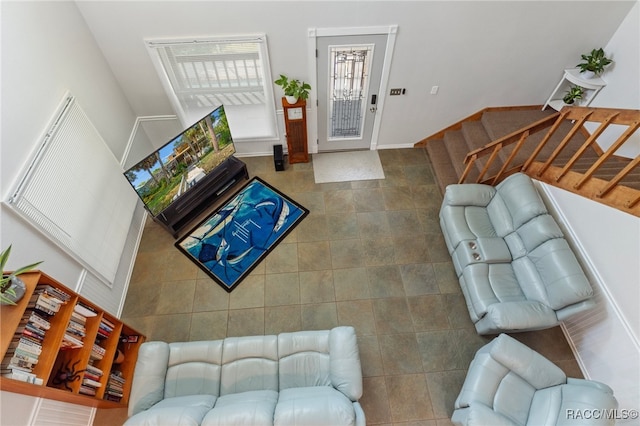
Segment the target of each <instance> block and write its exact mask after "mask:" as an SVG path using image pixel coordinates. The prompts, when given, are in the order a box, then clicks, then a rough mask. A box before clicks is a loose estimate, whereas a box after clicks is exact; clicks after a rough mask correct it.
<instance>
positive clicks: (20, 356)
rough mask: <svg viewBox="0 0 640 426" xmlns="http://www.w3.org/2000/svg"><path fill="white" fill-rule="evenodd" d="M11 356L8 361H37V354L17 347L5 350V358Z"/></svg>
mask: <svg viewBox="0 0 640 426" xmlns="http://www.w3.org/2000/svg"><path fill="white" fill-rule="evenodd" d="M9 357H11V360H10V362H13V361H14V360H15V361H17V360H22V361H25V362H30V363H31V364H33V365H36V364H37V363H38V355H35V354H32V353H29V352H24V351H21V350H19V349H12V350H9V351H7V353H6V355H5V359H7V358H9Z"/></svg>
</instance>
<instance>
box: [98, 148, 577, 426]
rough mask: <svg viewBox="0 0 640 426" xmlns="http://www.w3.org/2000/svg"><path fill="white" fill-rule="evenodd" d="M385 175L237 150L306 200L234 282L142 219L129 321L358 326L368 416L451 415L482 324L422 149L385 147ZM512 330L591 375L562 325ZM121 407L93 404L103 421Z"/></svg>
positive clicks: (161, 335) (206, 327)
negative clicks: (339, 175) (446, 232)
mask: <svg viewBox="0 0 640 426" xmlns="http://www.w3.org/2000/svg"><path fill="white" fill-rule="evenodd" d="M379 154H380V159H381V162H382V165H383V168H384V172H385V176H386V178H385V179H384V180H374V181H352V182H342V183H326V184H316V183H315V182H314V176H313V169H312V167H313V164H312V163H307V164H295V165H287V168H286V170H285V171H283V172H275V171H274V167H273V161H272V158H271V157H251V158H242V160H243V161H244V162H245V163H246V164H247V166H248V168H249V174H250V175H251V176H256V175H257V176H260V177H261V178H262V179H264V180H266V181H267V182H269V183H271V184H272V185H273V186H275V187H276V188H278V189H280V190H281V191H282V192H284V193H286V194H287V195H289V196H290V197H291V198H293V199H294V200H296V201H297V202H299V203H301V204H302V205H304V206H305V207H307V208H308V209H309V210H310V214H309V216H307V218H305V219H304V221H303V222H301V223H300V224H299V225H298V227H297V228H296V229H295V230H294V231H293V232H292V233H291V234H290V235H289V236H288V237H287V238H286V239H285V240H284V241H283V242H281V243H280V244H279V245H278V246H277V247H276V248H275V249H274V250H273V251H272V252H271V253H270V254H269V255H268V256H267V258H266V259H265V260H264V261H263V262H262V263H261V265H259V266H258V267H257V268H256V269H255V270H254V271H253V272H252V273H251V274H250V276H248V277H247V278H246V279H245V280H244V281H243V282H242V283H241V284H240V285H239V286H238V287H237V288H236V289H235V290H234V291H233V292H231V293H227V292H226V291H225V290H223V289H222V288H221V287H220V286H219V285H218V284H216V283H215V282H213V281H212V280H211V279H210V278H208V277H207V275H206V274H204V273H203V272H201V271H200V270H199V269H198V268H197V267H196V266H195V265H194V264H193V263H191V262H190V261H189V260H188V259H187V258H186V257H185V256H184V255H182V254H180V253H179V252H178V251H177V250H176V249H175V248H174V247H173V242H174V240H173V239H172V238H171V236H170V235H169V234H168V233H167V232H165V231H163V230H162V229H161V228H160V227H159V226H158V225H157V224H155V223H154V222H152V221H149V223H148V224H147V225H146V227H145V230H144V233H143V237H142V241H141V245H140V249H139V253H138V257H137V259H136V264H135V268H134V271H133V276H132V279H131V283H130V287H129V291H128V294H127V298H126V303H125V306H124V311H123V315H122V318H123V320H124V321H125V322H126V323H127V324H129V325H131V326H132V327H134V328H136V329H137V330H138V331H140V332H141V333H143V334H145V335H146V336H147V338H148V340H164V341H187V340H201V339H220V338H224V337H226V336H242V335H254V334H276V333H279V332H284V331H295V330H310V329H327V328H331V327H334V326H336V325H346V324H349V325H353V326H354V327H355V328H356V331H357V333H358V343H359V348H360V356H361V361H362V370H363V376H364V395H363V397H362V399H361V403H362V406H363V408H364V411H365V413H366V416H367V423H368V424H377V425H392V424H393V425H400V424H404V425H409V424H410V425H431V426H435V425H446V424H450V422H449V417H450V416H451V413H452V411H453V402H454V400H455V398H456V396H457V394H458V392H459V390H460V387H461V385H462V382H463V380H464V377H465V372H466V368H467V366H468V365H469V362H470V361H471V359H472V357H473V354H474V353H475V351H476V350H477V349H478V348H479V347H480V346H482V345H483V344H485V343H486V342H488V341H489V340H490V337H481V336H478V335H477V334H476V332H475V329H474V328H473V325H472V323H471V321H470V320H469V315H468V313H467V310H466V307H465V303H464V299H463V297H462V294H461V292H460V288H459V286H458V283H457V280H456V277H455V273H454V270H453V266H452V264H451V262H450V257H449V255H448V253H447V251H446V247H445V244H444V240H443V238H442V235H441V233H440V228H439V224H438V209H439V207H440V203H441V200H442V196H441V193H440V191H439V189H438V187H437V185H436V184H435V181H434V177H433V172H432V168H431V165H430V163H429V160H428V158H427V155H426V153H425V151H424V150H422V149H397V150H382V151H379ZM514 337H516V338H518V339H519V340H521V341H523V342H524V343H526V344H527V345H529V346H530V347H532V348H533V349H535V350H538V351H539V352H541V353H542V354H543V355H545V356H547V357H548V358H550V359H551V360H552V361H554V362H555V363H556V364H558V365H559V366H560V367H561V368H563V370H565V371H566V372H567V373H568V374H569V375H571V376H573V377H582V375H581V373H580V370H579V367H578V365H577V363H576V361H575V359H574V357H573V354H572V352H571V350H570V348H569V346H568V344H567V342H566V339H565V337H564V335H563V334H562V331H561V330H560V328H558V327H556V328H553V329H550V330H545V331H537V332H533V333H522V334H517V335H514ZM124 419H126V412H125V410H98V412H97V415H96V419H95V422H94V424H95V425H115V424H121V423H122V421H124Z"/></svg>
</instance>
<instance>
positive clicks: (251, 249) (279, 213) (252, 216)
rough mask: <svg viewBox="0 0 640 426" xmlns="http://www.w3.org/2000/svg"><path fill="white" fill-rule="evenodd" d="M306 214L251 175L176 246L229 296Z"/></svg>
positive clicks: (299, 206) (304, 209) (284, 196)
mask: <svg viewBox="0 0 640 426" xmlns="http://www.w3.org/2000/svg"><path fill="white" fill-rule="evenodd" d="M307 214H309V211H308V210H307V209H306V208H304V207H302V206H301V205H299V204H298V203H296V202H295V201H293V200H292V199H290V198H289V197H287V196H286V195H284V194H282V193H281V192H280V191H278V190H277V189H275V188H274V187H272V186H271V185H269V184H268V183H266V182H264V181H263V180H262V179H260V178H257V177H255V178H253V179H252V180H250V181H249V182H248V183H247V184H246V185H245V186H244V187H242V188H241V189H240V190H239V191H238V192H237V193H236V194H234V195H233V196H232V197H231V199H230V200H229V201H227V202H226V203H225V204H224V205H223V206H222V207H220V208H219V209H218V210H217V211H216V212H215V213H213V214H212V215H211V216H209V217H207V218H206V219H204V220H203V221H202V222H201V223H200V224H198V225H197V226H196V227H195V228H194V229H192V230H191V231H189V232H188V233H187V234H186V235H185V236H184V237H182V238H180V239H179V240H178V241H176V243H175V246H176V247H177V248H178V250H180V251H181V252H182V253H184V254H185V255H186V256H187V257H188V258H189V259H191V260H192V261H193V262H194V263H195V264H196V265H198V266H199V267H200V268H201V269H202V270H203V271H204V272H206V273H207V274H208V275H209V276H210V277H211V278H213V279H214V280H215V281H216V282H217V283H218V284H220V286H222V288H224V289H225V290H227V291H228V292H230V291H231V290H233V289H234V288H235V287H236V286H237V285H238V284H239V283H240V282H241V281H242V280H243V279H244V278H245V277H246V276H247V275H248V274H249V272H251V270H252V269H253V268H255V267H256V266H257V265H258V264H259V263H260V261H261V260H262V259H263V258H264V257H265V256H266V255H267V254H268V253H269V252H270V251H271V250H272V249H273V248H274V247H275V246H276V245H277V244H278V243H279V242H280V241H282V239H283V238H284V237H285V236H286V235H287V234H288V233H289V232H291V230H292V229H293V228H295V226H296V225H297V224H298V223H300V221H301V220H302V219H304V217H305V216H306V215H307Z"/></svg>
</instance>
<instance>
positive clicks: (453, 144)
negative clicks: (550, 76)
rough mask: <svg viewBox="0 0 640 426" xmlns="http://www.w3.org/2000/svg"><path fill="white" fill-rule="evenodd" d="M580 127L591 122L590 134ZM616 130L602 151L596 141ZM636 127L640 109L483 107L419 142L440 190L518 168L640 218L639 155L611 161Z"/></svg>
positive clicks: (491, 178)
mask: <svg viewBox="0 0 640 426" xmlns="http://www.w3.org/2000/svg"><path fill="white" fill-rule="evenodd" d="M586 122H593V123H596V125H597V129H596V130H594V132H593V134H590V133H589V132H588V131H587V130H586V129H585V127H584V124H585V123H586ZM610 125H616V126H615V127H618V128H620V129H621V130H620V132H621V135H620V136H619V137H618V139H617V140H616V142H615V143H614V144H613V145H612V146H611V148H608V149H607V151H606V152H605V151H603V150H602V149H601V148H600V146H599V145H598V143H597V138H598V136H600V135H601V134H602V133H603V132H605V131H607V130H608V127H609V126H610ZM639 127H640V110H623V109H608V108H585V107H565V108H564V109H563V110H562V111H560V112H556V111H553V110H545V111H542V110H541V106H538V105H534V106H526V107H505V108H487V109H484V110H482V111H479V112H477V113H475V114H473V115H471V116H469V117H466V118H465V119H463V120H461V121H459V122H458V123H455V124H453V125H451V126H449V127H447V128H446V129H444V130H442V131H440V132H438V133H436V134H434V135H432V136H430V137H428V138H426V139H424V140H422V141H420V142H418V143H417V144H416V145H415V146H416V147H425V148H426V150H427V153H428V155H429V158H430V159H431V163H432V165H433V168H434V171H435V174H436V179H437V181H438V184H439V185H440V189H441V190H442V191H443V192H444V189H445V187H446V186H447V185H449V184H451V183H465V182H467V183H468V182H478V183H488V184H491V185H495V184H497V183H499V182H500V181H501V180H502V179H504V178H505V177H507V176H509V175H510V174H513V173H516V172H519V171H522V172H524V173H527V174H528V175H530V176H531V177H533V178H534V179H537V180H540V181H543V182H546V183H548V184H551V185H554V186H557V187H560V188H563V189H566V190H568V191H571V192H574V193H576V194H579V195H582V196H584V197H587V198H590V199H592V200H594V201H597V202H600V203H603V204H606V205H609V206H611V207H614V208H617V209H619V210H622V211H625V212H627V213H630V214H632V215H635V216H638V217H640V168H639V167H638V164H639V163H640V155H638V156H637V157H636V158H634V159H629V158H626V157H620V156H617V155H616V154H615V153H616V151H617V149H618V148H619V147H620V146H622V145H623V144H624V143H625V142H626V141H627V140H628V139H629V137H631V135H633V134H634V133H635V132H636V131H637V130H638V128H639Z"/></svg>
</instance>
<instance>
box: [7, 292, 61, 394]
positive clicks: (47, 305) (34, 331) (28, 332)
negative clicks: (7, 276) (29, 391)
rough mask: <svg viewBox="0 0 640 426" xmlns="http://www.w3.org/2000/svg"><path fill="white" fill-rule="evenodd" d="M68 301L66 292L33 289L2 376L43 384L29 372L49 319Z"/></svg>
mask: <svg viewBox="0 0 640 426" xmlns="http://www.w3.org/2000/svg"><path fill="white" fill-rule="evenodd" d="M70 298H71V296H69V295H68V294H67V293H65V292H63V291H61V290H59V289H57V288H55V287H52V286H50V285H47V284H40V285H38V286H36V289H35V291H34V293H33V295H32V296H31V298H30V299H29V302H28V304H27V309H26V310H25V312H24V316H23V317H22V320H21V321H20V324H19V325H18V327H17V328H16V331H15V333H14V335H13V339H12V340H11V342H10V343H9V349H8V350H7V353H6V354H5V357H4V359H3V360H2V364H1V365H0V374H1V375H2V376H3V377H7V378H10V379H15V380H21V381H24V382H28V383H35V384H39V385H41V384H43V380H42V379H41V378H38V377H37V376H36V375H35V374H34V373H33V369H34V368H35V367H36V364H38V358H39V357H40V354H41V353H42V342H43V341H44V338H45V335H46V332H47V330H49V328H51V323H50V322H49V319H50V317H51V316H53V315H55V314H56V313H57V312H58V311H59V310H60V306H62V305H63V304H64V303H66V302H67V301H68V300H69V299H70Z"/></svg>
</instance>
